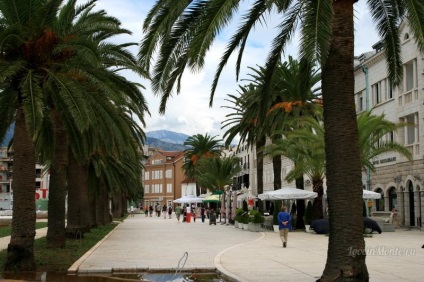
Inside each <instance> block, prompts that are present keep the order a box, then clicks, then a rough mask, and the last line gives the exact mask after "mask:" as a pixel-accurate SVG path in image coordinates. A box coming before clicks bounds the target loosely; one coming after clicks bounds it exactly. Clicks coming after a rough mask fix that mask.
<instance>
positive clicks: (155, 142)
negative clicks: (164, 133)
mask: <svg viewBox="0 0 424 282" xmlns="http://www.w3.org/2000/svg"><path fill="white" fill-rule="evenodd" d="M146 144H147V145H148V146H149V147H156V148H160V149H162V150H164V151H184V150H185V149H186V147H185V146H184V145H181V144H175V143H170V142H166V141H162V140H159V139H157V138H153V137H147V139H146Z"/></svg>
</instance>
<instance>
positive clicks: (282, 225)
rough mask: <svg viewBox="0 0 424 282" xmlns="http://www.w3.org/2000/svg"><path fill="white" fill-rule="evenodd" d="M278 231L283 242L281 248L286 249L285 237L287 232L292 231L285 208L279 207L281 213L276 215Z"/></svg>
mask: <svg viewBox="0 0 424 282" xmlns="http://www.w3.org/2000/svg"><path fill="white" fill-rule="evenodd" d="M277 218H278V229H279V230H280V238H281V241H282V242H283V248H285V247H287V237H288V234H289V231H291V230H292V227H291V218H290V214H289V213H288V212H287V208H286V207H285V206H282V207H281V211H280V212H279V213H278V215H277Z"/></svg>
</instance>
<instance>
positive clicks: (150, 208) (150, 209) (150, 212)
mask: <svg viewBox="0 0 424 282" xmlns="http://www.w3.org/2000/svg"><path fill="white" fill-rule="evenodd" d="M152 214H153V206H152V205H150V207H149V215H150V217H152Z"/></svg>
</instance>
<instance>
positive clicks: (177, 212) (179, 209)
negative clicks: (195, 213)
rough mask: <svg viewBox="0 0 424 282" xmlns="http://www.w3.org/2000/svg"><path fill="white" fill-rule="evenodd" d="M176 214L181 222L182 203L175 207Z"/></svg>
mask: <svg viewBox="0 0 424 282" xmlns="http://www.w3.org/2000/svg"><path fill="white" fill-rule="evenodd" d="M175 216H176V217H177V220H178V222H180V216H181V205H178V206H177V207H176V208H175Z"/></svg>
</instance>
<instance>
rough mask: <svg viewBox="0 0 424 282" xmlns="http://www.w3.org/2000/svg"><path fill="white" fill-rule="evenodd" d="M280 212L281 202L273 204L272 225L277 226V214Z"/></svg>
mask: <svg viewBox="0 0 424 282" xmlns="http://www.w3.org/2000/svg"><path fill="white" fill-rule="evenodd" d="M280 211H281V201H275V202H274V213H273V215H272V216H273V217H272V224H274V225H278V213H279V212H280Z"/></svg>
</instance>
